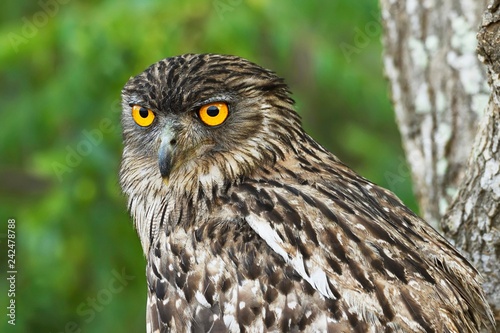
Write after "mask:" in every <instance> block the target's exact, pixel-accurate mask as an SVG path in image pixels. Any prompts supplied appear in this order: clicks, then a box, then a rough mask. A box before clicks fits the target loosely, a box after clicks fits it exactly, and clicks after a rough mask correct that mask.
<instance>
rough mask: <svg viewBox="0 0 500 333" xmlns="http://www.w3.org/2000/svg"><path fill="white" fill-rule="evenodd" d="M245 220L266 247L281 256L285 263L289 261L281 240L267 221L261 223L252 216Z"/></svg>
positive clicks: (260, 220)
mask: <svg viewBox="0 0 500 333" xmlns="http://www.w3.org/2000/svg"><path fill="white" fill-rule="evenodd" d="M246 220H247V222H248V224H250V227H251V228H252V229H253V230H254V231H255V232H256V233H257V234H258V235H259V236H260V237H262V239H264V240H265V241H266V243H267V245H269V246H270V247H271V249H273V250H274V252H276V253H278V254H279V255H280V256H282V257H283V259H285V261H289V257H288V254H287V253H286V251H285V250H284V249H283V240H282V239H281V238H280V236H278V234H277V233H276V231H275V230H274V229H273V228H271V226H270V225H269V223H268V222H267V221H263V220H262V219H259V218H257V217H256V216H254V215H248V216H247V217H246Z"/></svg>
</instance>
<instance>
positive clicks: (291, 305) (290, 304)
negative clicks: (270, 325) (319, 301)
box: [288, 302, 297, 310]
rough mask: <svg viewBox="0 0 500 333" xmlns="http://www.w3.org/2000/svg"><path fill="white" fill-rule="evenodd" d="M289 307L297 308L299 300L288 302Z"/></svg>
mask: <svg viewBox="0 0 500 333" xmlns="http://www.w3.org/2000/svg"><path fill="white" fill-rule="evenodd" d="M288 307H289V308H290V309H292V310H293V309H295V308H296V307H297V302H288Z"/></svg>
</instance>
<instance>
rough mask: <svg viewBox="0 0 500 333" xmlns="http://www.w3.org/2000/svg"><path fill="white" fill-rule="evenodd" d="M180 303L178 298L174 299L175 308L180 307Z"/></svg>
mask: <svg viewBox="0 0 500 333" xmlns="http://www.w3.org/2000/svg"><path fill="white" fill-rule="evenodd" d="M181 304H182V301H181V300H180V299H178V300H177V301H175V307H176V308H177V309H178V308H180V307H181Z"/></svg>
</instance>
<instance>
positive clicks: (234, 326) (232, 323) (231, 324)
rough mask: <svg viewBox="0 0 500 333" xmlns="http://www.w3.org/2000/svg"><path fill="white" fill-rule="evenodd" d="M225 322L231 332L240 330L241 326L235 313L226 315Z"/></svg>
mask: <svg viewBox="0 0 500 333" xmlns="http://www.w3.org/2000/svg"><path fill="white" fill-rule="evenodd" d="M224 324H226V326H227V328H228V329H229V330H230V331H231V332H239V326H238V323H237V322H236V320H235V318H234V316H233V315H224Z"/></svg>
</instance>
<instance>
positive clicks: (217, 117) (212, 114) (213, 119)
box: [198, 102, 229, 126]
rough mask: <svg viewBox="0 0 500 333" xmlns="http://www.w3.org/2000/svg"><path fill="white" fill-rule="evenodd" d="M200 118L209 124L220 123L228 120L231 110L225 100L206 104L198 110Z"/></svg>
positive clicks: (215, 124)
mask: <svg viewBox="0 0 500 333" xmlns="http://www.w3.org/2000/svg"><path fill="white" fill-rule="evenodd" d="M198 114H199V116H200V119H201V121H202V122H204V123H205V124H206V125H208V126H217V125H220V124H222V123H223V122H224V120H226V118H227V116H228V114H229V110H228V108H227V104H226V103H224V102H216V103H210V104H207V105H204V106H202V107H201V108H200V111H198Z"/></svg>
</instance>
